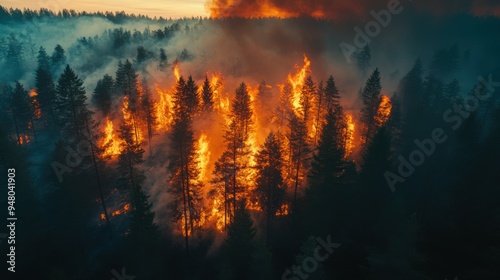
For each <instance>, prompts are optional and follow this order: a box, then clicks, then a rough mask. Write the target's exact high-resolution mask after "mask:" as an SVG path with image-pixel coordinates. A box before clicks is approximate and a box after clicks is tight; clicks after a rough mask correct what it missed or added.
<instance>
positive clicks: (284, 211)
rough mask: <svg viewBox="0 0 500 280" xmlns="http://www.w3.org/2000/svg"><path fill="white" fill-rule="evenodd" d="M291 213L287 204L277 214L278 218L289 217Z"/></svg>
mask: <svg viewBox="0 0 500 280" xmlns="http://www.w3.org/2000/svg"><path fill="white" fill-rule="evenodd" d="M289 211H290V204H288V203H285V204H283V205H281V208H280V209H279V210H278V212H277V213H276V216H287V215H288V213H289Z"/></svg>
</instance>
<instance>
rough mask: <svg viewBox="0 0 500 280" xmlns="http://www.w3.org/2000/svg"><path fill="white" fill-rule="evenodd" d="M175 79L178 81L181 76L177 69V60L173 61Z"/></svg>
mask: <svg viewBox="0 0 500 280" xmlns="http://www.w3.org/2000/svg"><path fill="white" fill-rule="evenodd" d="M173 70H174V76H175V80H176V81H178V80H179V79H180V78H181V73H180V71H179V61H177V60H176V61H175V62H174V65H173Z"/></svg>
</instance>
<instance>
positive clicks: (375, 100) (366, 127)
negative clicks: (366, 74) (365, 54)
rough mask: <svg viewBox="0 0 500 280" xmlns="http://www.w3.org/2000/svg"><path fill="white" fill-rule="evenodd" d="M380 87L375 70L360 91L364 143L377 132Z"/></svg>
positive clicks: (378, 77)
mask: <svg viewBox="0 0 500 280" xmlns="http://www.w3.org/2000/svg"><path fill="white" fill-rule="evenodd" d="M381 90H382V86H381V84H380V72H379V71H378V68H376V69H375V70H374V71H373V73H372V74H371V76H370V78H368V80H367V81H366V85H365V87H364V89H363V91H362V96H361V97H362V101H363V107H362V108H361V122H362V123H363V139H364V141H365V142H366V143H368V142H369V141H370V139H371V138H372V137H373V135H374V134H375V133H376V131H377V121H376V119H375V117H376V116H377V112H378V107H379V105H380V100H381V99H380V98H381V97H380V93H381Z"/></svg>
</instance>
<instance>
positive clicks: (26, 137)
mask: <svg viewBox="0 0 500 280" xmlns="http://www.w3.org/2000/svg"><path fill="white" fill-rule="evenodd" d="M18 142H19V144H20V145H24V144H27V143H29V142H31V137H30V136H29V135H28V134H21V135H19V139H18Z"/></svg>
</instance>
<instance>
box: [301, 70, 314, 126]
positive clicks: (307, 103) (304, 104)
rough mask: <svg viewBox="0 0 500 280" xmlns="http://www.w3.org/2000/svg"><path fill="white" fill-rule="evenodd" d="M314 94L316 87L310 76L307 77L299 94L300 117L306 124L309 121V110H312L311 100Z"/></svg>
mask: <svg viewBox="0 0 500 280" xmlns="http://www.w3.org/2000/svg"><path fill="white" fill-rule="evenodd" d="M315 94H316V85H315V84H314V82H313V80H312V78H311V76H308V77H307V78H306V80H305V82H304V85H303V86H302V91H301V94H300V106H301V114H302V115H301V117H302V119H303V120H304V122H305V123H306V124H308V123H309V122H310V121H311V115H310V114H311V110H312V109H313V105H314V103H313V98H314V95H315Z"/></svg>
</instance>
